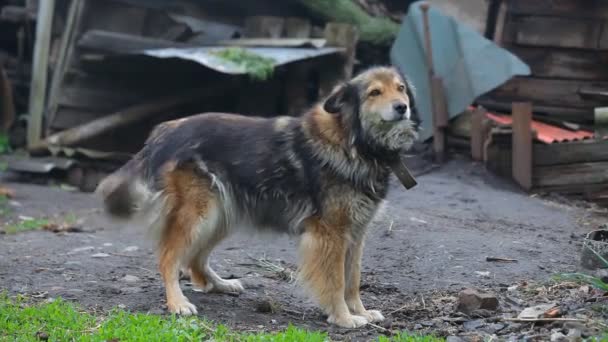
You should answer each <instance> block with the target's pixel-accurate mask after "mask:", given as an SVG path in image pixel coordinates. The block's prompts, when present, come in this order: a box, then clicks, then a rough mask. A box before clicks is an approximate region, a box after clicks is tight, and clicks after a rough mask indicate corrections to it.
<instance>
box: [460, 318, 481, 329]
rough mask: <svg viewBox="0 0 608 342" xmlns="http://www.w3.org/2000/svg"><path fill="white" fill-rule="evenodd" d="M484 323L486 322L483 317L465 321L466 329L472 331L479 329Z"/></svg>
mask: <svg viewBox="0 0 608 342" xmlns="http://www.w3.org/2000/svg"><path fill="white" fill-rule="evenodd" d="M484 324H485V322H484V320H483V319H475V320H472V321H466V322H464V324H463V327H464V330H466V331H472V330H477V329H479V328H480V327H481V326H483V325H484Z"/></svg>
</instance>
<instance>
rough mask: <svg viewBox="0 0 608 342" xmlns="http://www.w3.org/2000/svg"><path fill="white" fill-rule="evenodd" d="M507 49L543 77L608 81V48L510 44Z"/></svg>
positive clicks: (536, 74) (534, 73)
mask: <svg viewBox="0 0 608 342" xmlns="http://www.w3.org/2000/svg"><path fill="white" fill-rule="evenodd" d="M505 48H506V49H507V50H509V51H511V52H512V53H513V54H515V55H516V56H517V57H519V58H521V59H522V60H523V61H524V62H525V63H526V64H528V65H529V66H530V69H531V71H532V76H535V77H541V78H556V79H575V80H594V81H605V80H608V51H592V50H574V49H558V48H545V47H534V46H527V47H526V46H517V45H509V46H505Z"/></svg>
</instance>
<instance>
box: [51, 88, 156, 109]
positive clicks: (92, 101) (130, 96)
mask: <svg viewBox="0 0 608 342" xmlns="http://www.w3.org/2000/svg"><path fill="white" fill-rule="evenodd" d="M160 92H161V91H160V90H158V91H157V92H156V93H157V94H156V95H159V93H160ZM149 97H150V94H149V93H148V94H146V93H145V92H142V91H128V88H126V87H121V86H117V87H116V88H115V89H99V88H95V87H90V86H88V87H86V86H85V87H83V86H67V87H66V88H65V89H63V91H62V94H61V97H60V98H59V100H58V104H59V105H62V106H69V107H75V108H82V109H93V110H95V111H100V112H108V111H113V110H116V109H119V108H121V107H126V106H128V105H131V104H133V103H137V102H141V101H143V100H145V99H146V98H149Z"/></svg>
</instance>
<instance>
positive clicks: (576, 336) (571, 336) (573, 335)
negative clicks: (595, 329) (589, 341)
mask: <svg viewBox="0 0 608 342" xmlns="http://www.w3.org/2000/svg"><path fill="white" fill-rule="evenodd" d="M566 337H567V338H568V341H570V342H575V341H582V340H583V334H582V333H581V331H580V330H578V329H570V330H569V331H568V335H566Z"/></svg>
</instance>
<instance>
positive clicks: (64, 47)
mask: <svg viewBox="0 0 608 342" xmlns="http://www.w3.org/2000/svg"><path fill="white" fill-rule="evenodd" d="M85 9H86V6H85V0H72V2H71V3H70V7H69V9H68V18H67V21H66V25H65V28H64V30H63V34H62V37H61V46H60V48H59V56H58V57H57V63H56V64H55V66H54V69H53V76H52V79H51V87H50V90H49V101H48V104H47V113H46V126H47V127H46V129H45V135H48V134H49V124H50V123H52V122H53V120H54V119H55V114H56V113H57V105H58V100H59V94H60V93H61V92H62V90H63V89H62V85H63V83H64V77H65V73H66V70H67V68H68V66H69V65H70V64H71V63H72V62H73V61H74V52H75V51H74V50H75V49H74V47H75V40H76V36H77V32H78V31H79V30H80V25H81V24H82V17H83V13H84V11H85Z"/></svg>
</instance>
